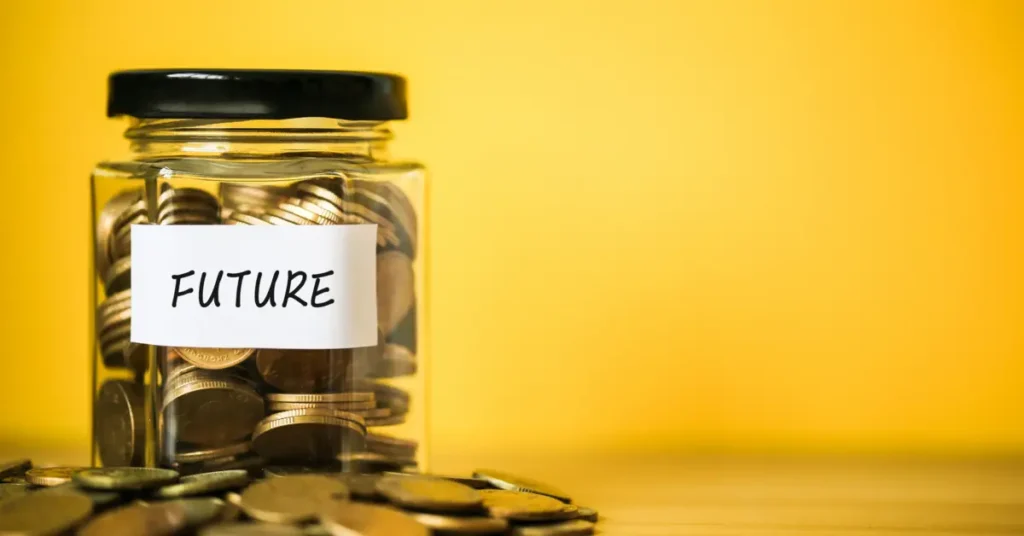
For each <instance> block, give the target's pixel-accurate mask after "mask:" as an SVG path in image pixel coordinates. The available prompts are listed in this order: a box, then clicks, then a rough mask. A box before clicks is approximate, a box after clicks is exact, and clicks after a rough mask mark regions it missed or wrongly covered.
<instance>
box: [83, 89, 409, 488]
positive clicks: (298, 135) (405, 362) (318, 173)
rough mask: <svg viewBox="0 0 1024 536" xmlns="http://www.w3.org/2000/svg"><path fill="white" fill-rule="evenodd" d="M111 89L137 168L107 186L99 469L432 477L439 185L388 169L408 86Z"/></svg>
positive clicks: (97, 378) (99, 246)
mask: <svg viewBox="0 0 1024 536" xmlns="http://www.w3.org/2000/svg"><path fill="white" fill-rule="evenodd" d="M109 91H110V94H109V103H108V116H110V117H119V116H127V117H128V118H129V119H130V123H129V126H128V129H127V130H126V132H125V137H126V138H127V139H128V141H129V142H130V144H131V153H130V154H129V155H127V156H126V157H125V158H121V159H118V160H114V161H106V162H102V163H100V164H99V165H97V167H96V169H95V170H94V172H93V175H92V195H93V215H94V217H93V230H94V239H95V246H96V250H95V270H96V272H95V273H96V281H97V286H96V289H97V290H96V294H95V306H96V317H95V330H94V333H95V336H96V342H95V344H94V347H95V358H94V363H95V366H94V374H93V378H94V379H93V386H94V396H95V398H94V413H93V415H94V418H93V457H92V458H93V464H94V465H102V466H122V465H145V466H163V467H171V468H175V469H178V470H179V471H180V472H182V473H183V474H187V473H192V472H200V471H208V470H215V469H226V468H247V469H250V470H252V471H254V472H262V471H264V470H266V471H268V472H270V471H277V472H288V471H308V470H311V468H312V470H316V471H347V470H360V471H363V470H377V469H385V470H400V469H402V468H406V467H407V466H416V465H419V466H420V468H423V467H424V465H425V460H426V454H427V452H426V448H427V445H426V438H427V428H426V427H427V407H426V402H427V401H426V389H427V385H426V368H427V367H426V365H427V363H426V359H425V357H426V356H425V352H424V342H425V341H424V339H423V328H424V326H425V325H426V317H425V296H426V281H425V277H426V263H425V249H426V248H425V246H426V244H425V243H424V240H423V236H422V234H421V233H423V232H424V230H425V228H426V220H425V216H426V214H425V209H426V206H425V203H426V183H425V174H424V169H423V168H422V167H421V166H420V165H419V164H416V163H412V162H404V161H393V160H391V159H389V157H388V142H389V140H390V139H391V138H392V135H391V132H390V130H389V121H394V120H400V119H404V118H405V117H406V104H405V83H404V80H403V79H402V78H400V77H397V76H393V75H385V74H376V73H352V72H325V71H232V70H176V71H126V72H119V73H114V74H113V75H111V77H110V86H109ZM133 235H134V236H133ZM300 276H301V277H300Z"/></svg>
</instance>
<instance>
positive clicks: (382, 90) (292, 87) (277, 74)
mask: <svg viewBox="0 0 1024 536" xmlns="http://www.w3.org/2000/svg"><path fill="white" fill-rule="evenodd" d="M119 115H130V116H133V117H139V118H145V119H162V118H224V119H289V118H296V117H330V118H335V119H349V120H354V121H386V120H390V119H405V118H406V117H407V115H408V110H407V109H406V102H405V79H404V78H402V77H400V76H397V75H393V74H386V73H369V72H354V71H293V70H235V69H160V70H144V71H119V72H115V73H112V74H111V75H110V79H109V90H108V95H107V117H116V116H119Z"/></svg>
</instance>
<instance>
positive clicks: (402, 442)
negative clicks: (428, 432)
mask: <svg viewBox="0 0 1024 536" xmlns="http://www.w3.org/2000/svg"><path fill="white" fill-rule="evenodd" d="M418 447H419V443H418V442H416V441H414V440H412V439H402V438H400V437H393V436H389V435H385V434H380V433H372V434H367V436H366V448H367V449H368V450H370V451H371V452H380V453H383V454H394V455H396V456H406V457H409V458H414V457H415V456H416V449H417V448H418Z"/></svg>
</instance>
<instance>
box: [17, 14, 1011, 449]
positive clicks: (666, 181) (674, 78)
mask: <svg viewBox="0 0 1024 536" xmlns="http://www.w3.org/2000/svg"><path fill="white" fill-rule="evenodd" d="M1021 6H1022V4H1021V3H1019V2H981V1H979V2H969V1H962V2H961V1H954V2H942V1H921V2H917V1H910V0H895V1H877V2H869V1H844V2H841V1H831V0H824V1H806V2H768V1H751V2H740V1H721V2H718V1H706V2H698V1H684V0H679V1H672V0H664V1H660V2H659V1H645V0H633V1H629V2H598V1H596V0H595V1H578V2H572V1H561V2H559V1H546V0H545V1H541V0H536V1H532V0H531V1H523V0H520V1H517V2H483V1H480V2H475V1H462V2H459V1H432V2H354V1H353V2H349V1H343V0H333V1H330V2H327V1H303V2H277V1H274V2H264V1H254V0H249V1H219V2H212V1H192V0H181V1H176V2H140V1H138V0H130V1H129V0H124V1H121V0H117V1H113V0H111V1H75V2H72V1H66V2H27V1H26V2H5V3H4V5H3V7H2V8H0V54H2V58H3V60H2V61H3V64H2V69H3V71H2V72H3V80H2V86H0V88H2V89H0V92H2V93H0V117H2V119H3V123H2V127H0V142H2V144H0V150H2V153H3V154H2V157H0V180H2V181H3V182H2V183H0V184H2V189H0V196H2V197H0V203H2V207H0V230H2V231H0V232H2V233H3V247H2V249H0V251H2V252H3V259H4V262H2V263H0V276H2V281H3V282H4V284H3V287H2V290H0V294H2V296H3V301H2V306H3V312H4V316H3V321H2V323H0V352H2V357H0V359H2V371H0V450H4V451H5V452H7V451H12V452H13V451H18V450H20V451H22V452H26V453H31V452H33V450H36V449H39V448H41V445H47V446H52V447H54V448H70V449H74V452H76V453H80V456H79V457H78V458H77V459H78V460H79V461H85V458H86V456H87V454H86V453H87V448H88V442H89V440H88V433H89V432H88V426H89V424H88V423H89V406H88V403H87V400H88V398H87V397H88V393H89V385H88V359H89V354H88V347H87V344H88V343H87V341H88V337H87V332H86V331H87V325H88V321H87V320H88V317H89V315H90V314H91V313H90V305H89V303H88V289H89V284H90V281H89V278H88V276H87V273H88V266H89V262H90V260H89V252H90V247H91V246H90V243H89V231H88V227H89V222H88V217H89V216H88V207H89V189H88V180H87V178H88V174H89V171H90V168H91V166H92V164H93V163H94V162H95V161H97V160H100V159H102V158H106V157H108V156H112V155H117V154H120V153H121V152H123V150H124V149H125V148H126V144H125V143H124V141H123V140H122V139H121V137H120V133H121V129H122V127H123V125H122V124H120V123H119V122H116V121H108V120H106V119H105V117H104V105H105V90H106V88H105V77H106V75H107V73H108V72H110V71H112V70H115V69H125V68H146V67H173V66H198V67H264V68H271V67H289V68H325V69H376V70H390V71H398V72H401V73H403V74H405V75H407V76H408V77H409V79H410V87H411V102H412V110H413V118H412V120H411V121H410V122H409V123H407V124H403V125H400V126H399V127H398V129H397V130H398V133H399V136H400V137H399V139H398V141H397V142H396V144H395V149H396V152H397V154H399V155H402V156H409V157H415V158H418V159H421V160H423V161H424V162H425V163H426V164H427V165H428V166H429V167H430V169H431V172H432V178H433V189H432V203H433V205H432V206H433V213H432V237H431V238H432V240H431V244H432V258H433V265H432V270H433V272H432V273H433V282H432V292H433V294H432V296H433V304H432V305H433V306H432V314H433V316H432V323H433V327H434V331H433V359H434V366H433V384H432V385H433V389H434V390H433V397H432V402H433V438H434V447H435V452H445V453H452V452H466V451H488V452H507V451H516V452H532V451H544V452H562V451H576V452H579V451H617V450H638V449H639V450H644V451H673V452H674V451H683V450H693V449H697V450H722V449H724V450H739V451H762V450H780V449H782V450H799V451H818V452H836V451H838V452H844V451H858V450H867V451H890V450H896V451H909V452H921V451H945V452H956V453H969V452H981V453H985V452H1010V451H1019V450H1022V449H1024V330H1022V321H1024V284H1022V283H1024V210H1022V201H1024V195H1022V194H1024V32H1022V25H1024V8H1022V7H1021ZM76 455H77V454H76Z"/></svg>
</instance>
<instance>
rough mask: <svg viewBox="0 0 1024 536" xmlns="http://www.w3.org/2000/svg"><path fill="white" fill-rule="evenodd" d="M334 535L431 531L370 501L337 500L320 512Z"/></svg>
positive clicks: (416, 535)
mask: <svg viewBox="0 0 1024 536" xmlns="http://www.w3.org/2000/svg"><path fill="white" fill-rule="evenodd" d="M320 523H321V524H322V525H323V526H324V527H325V528H327V529H328V530H329V531H330V532H331V533H332V534H334V535H335V536H348V535H355V534H357V535H359V536H396V535H402V536H429V534H430V531H429V530H428V529H427V527H425V526H423V525H422V524H420V523H419V522H417V521H416V520H415V519H413V518H412V517H410V516H409V515H408V514H406V513H405V512H402V511H400V510H395V509H394V508H388V507H386V506H377V505H372V504H359V503H352V502H340V503H336V504H333V505H331V506H330V507H329V508H326V509H324V510H323V512H322V513H321V514H320Z"/></svg>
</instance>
